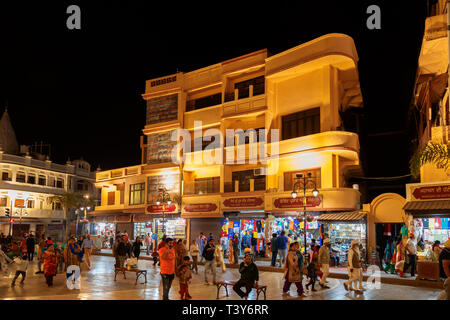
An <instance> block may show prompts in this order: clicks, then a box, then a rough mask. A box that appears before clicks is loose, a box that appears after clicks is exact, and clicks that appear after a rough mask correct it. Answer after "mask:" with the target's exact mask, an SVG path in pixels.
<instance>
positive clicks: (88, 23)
mask: <svg viewBox="0 0 450 320" xmlns="http://www.w3.org/2000/svg"><path fill="white" fill-rule="evenodd" d="M10 2H11V3H9V4H8V5H6V4H5V3H4V1H2V2H1V4H0V33H1V37H0V41H1V42H0V43H1V46H0V48H1V49H0V81H1V82H0V112H3V106H4V101H5V100H6V99H8V101H9V114H10V116H11V119H12V123H13V126H14V128H15V130H16V135H17V138H18V140H19V143H20V144H31V143H33V142H35V141H44V142H45V143H50V144H51V145H52V160H53V161H55V162H59V163H64V162H65V161H66V159H67V157H70V158H71V159H75V158H78V157H81V156H82V157H83V158H84V159H86V160H88V161H89V162H91V163H92V164H93V165H94V168H95V167H97V165H100V166H101V168H102V169H111V168H114V167H121V166H128V165H135V164H138V163H139V162H140V148H139V137H140V135H141V134H142V133H141V130H142V129H143V127H144V125H145V102H144V100H143V99H142V97H141V94H142V93H144V88H145V80H146V79H150V78H154V77H159V76H163V75H167V74H172V73H174V72H176V70H177V69H178V70H180V71H184V72H188V71H192V70H195V69H197V68H201V67H205V66H208V65H211V64H214V63H218V62H220V61H224V60H227V59H230V58H234V57H236V56H239V55H243V54H247V53H250V52H252V51H256V50H260V49H263V48H267V49H268V51H269V52H270V53H272V54H276V53H279V52H281V51H284V50H287V49H289V48H292V47H294V46H297V45H299V44H301V43H304V42H306V41H309V40H312V39H314V38H316V37H319V36H321V35H324V34H326V33H332V32H338V33H345V34H348V35H350V36H351V37H353V38H354V40H355V44H356V48H357V50H358V54H359V58H360V61H359V73H360V81H361V88H362V92H363V99H364V103H365V110H364V112H365V132H366V133H367V134H368V135H367V136H364V137H361V145H362V150H363V151H364V152H365V154H366V156H365V157H366V159H367V163H366V169H367V172H366V174H367V175H368V176H390V175H391V176H392V175H401V174H405V173H408V167H407V163H408V156H409V154H408V152H409V149H408V146H409V138H408V137H407V136H406V135H402V134H397V135H389V136H381V137H380V136H375V137H374V136H372V135H373V134H376V133H382V132H389V131H402V130H405V126H406V111H407V109H408V105H409V103H410V100H411V95H412V84H413V81H414V75H415V72H416V68H417V58H418V54H419V49H420V44H421V39H422V32H423V25H424V19H425V14H426V5H425V1H419V0H417V1H404V3H402V1H392V0H390V1H377V0H370V1H365V0H355V1H336V0H334V1H329V2H328V4H327V2H326V1H289V2H282V1H274V2H268V3H266V2H261V1H258V2H256V1H255V2H251V3H247V2H244V1H240V2H221V1H217V2H206V3H203V4H196V2H193V1H189V2H184V4H183V3H181V4H180V3H178V2H172V1H164V3H166V4H165V5H164V6H156V5H155V4H154V3H155V1H145V2H137V1H136V2H135V1H89V2H88V1H76V0H73V1H70V2H65V1H55V2H54V3H52V2H50V1H39V2H38V1H35V2H33V3H30V4H26V3H23V2H17V1H14V2H13V1H10ZM160 2H162V1H160ZM162 3H163V2H162ZM244 3H246V4H245V5H244ZM70 4H78V5H79V6H80V7H81V14H82V16H81V17H82V18H81V20H82V22H81V23H82V28H81V30H80V31H78V30H68V29H67V28H66V19H67V17H68V14H66V8H67V6H68V5H70ZM371 4H377V5H379V6H380V8H381V30H369V29H367V27H366V19H367V18H368V16H369V15H368V14H367V13H366V9H367V7H368V6H369V5H371ZM394 5H395V6H394Z"/></svg>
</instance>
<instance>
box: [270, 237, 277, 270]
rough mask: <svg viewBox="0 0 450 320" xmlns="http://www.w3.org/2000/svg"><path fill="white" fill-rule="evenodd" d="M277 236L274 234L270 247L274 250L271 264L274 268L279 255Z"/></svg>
mask: <svg viewBox="0 0 450 320" xmlns="http://www.w3.org/2000/svg"><path fill="white" fill-rule="evenodd" d="M277 236H278V235H277V234H276V233H272V240H271V241H270V247H271V249H272V263H271V264H270V265H271V266H272V267H275V264H276V263H277V254H278V248H277Z"/></svg>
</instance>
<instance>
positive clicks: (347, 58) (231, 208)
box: [93, 34, 365, 249]
mask: <svg viewBox="0 0 450 320" xmlns="http://www.w3.org/2000/svg"><path fill="white" fill-rule="evenodd" d="M357 62H358V55H357V52H356V49H355V44H354V42H353V39H352V38H350V37H348V36H346V35H343V34H328V35H325V36H322V37H320V38H317V39H314V40H312V41H310V42H307V43H304V44H301V45H299V46H297V47H295V48H292V49H289V50H287V51H284V52H281V53H279V54H276V55H273V56H268V53H267V51H266V50H260V51H257V52H253V53H250V54H247V55H244V56H240V57H237V58H234V59H231V60H227V61H224V62H221V63H217V64H215V65H211V66H208V67H205V68H202V69H199V70H195V71H192V72H187V73H182V72H178V73H176V74H172V75H168V76H165V77H162V78H157V79H151V80H148V81H147V82H146V88H145V93H144V94H143V95H142V96H143V98H144V99H145V101H146V103H147V118H146V126H145V127H144V129H143V133H144V135H145V137H142V138H141V147H142V163H141V164H140V165H138V166H135V167H129V168H120V169H114V170H109V171H103V172H99V173H98V174H97V186H98V187H101V188H102V192H101V194H102V197H101V199H102V203H101V206H99V207H96V210H95V212H94V213H93V216H94V217H93V221H94V222H103V223H106V222H108V221H109V222H110V223H119V222H122V223H127V224H123V225H119V226H116V227H117V228H118V229H119V230H120V231H124V230H126V231H127V232H128V233H130V231H131V230H132V228H134V229H135V235H141V234H143V233H147V232H150V230H151V228H152V229H153V231H154V230H155V228H158V226H160V225H161V221H158V219H160V218H161V217H162V209H163V208H162V205H159V206H158V205H157V204H156V202H157V200H158V195H159V192H158V188H159V187H160V186H164V187H165V188H166V189H167V191H168V192H169V194H170V196H171V199H172V203H171V204H170V205H167V206H165V212H164V216H167V217H169V218H168V221H167V222H166V224H167V227H168V230H167V232H168V234H171V235H174V233H173V232H176V237H177V236H180V237H186V238H187V239H188V240H190V239H193V238H195V237H197V236H198V234H199V232H204V233H205V235H208V234H209V233H212V234H213V236H214V237H215V238H216V239H217V237H218V236H224V234H222V232H227V231H229V232H230V233H233V232H238V231H239V233H240V236H241V237H243V235H244V233H245V231H249V233H250V236H255V237H258V239H259V241H258V242H257V245H259V249H262V248H263V247H264V242H265V241H264V240H263V238H267V237H268V236H269V235H270V234H271V233H272V232H273V231H279V230H280V229H283V228H285V229H289V228H290V229H291V230H292V231H294V232H298V231H299V230H300V229H301V225H300V224H301V221H298V220H294V218H296V217H297V216H298V215H299V214H302V212H303V189H301V190H297V191H298V197H297V198H293V197H292V195H291V193H292V191H293V189H294V185H295V182H296V181H297V175H298V174H303V175H305V176H308V175H309V174H310V175H311V180H313V182H314V184H315V185H314V186H313V185H308V188H307V193H306V196H307V197H306V204H307V211H308V214H310V215H312V216H314V217H316V218H317V217H319V216H321V214H322V216H321V217H322V218H320V217H319V221H327V222H336V221H339V222H342V221H347V222H349V221H355V222H358V223H359V222H363V221H364V214H363V213H361V212H359V209H360V193H359V191H358V190H357V188H352V186H348V185H347V184H346V179H345V177H346V174H348V173H350V172H353V173H355V172H359V171H360V162H359V140H358V135H357V134H356V133H352V132H347V131H345V128H343V124H342V121H341V118H340V113H341V112H344V111H345V110H346V109H347V108H350V107H362V96H361V91H360V86H359V78H358V68H357ZM178 129H184V131H183V132H184V133H180V132H179V131H177V130H178ZM213 129H215V130H213ZM227 129H228V130H230V129H234V130H238V129H242V130H243V131H244V132H247V130H249V129H254V130H255V132H256V133H258V136H257V138H256V140H254V139H252V138H248V136H249V135H248V134H247V136H245V134H237V135H236V136H232V137H230V136H229V135H230V134H229V133H228V136H227ZM262 129H265V130H264V131H263V130H262ZM277 130H278V134H279V141H277V140H276V136H275V135H274V134H275V133H276V131H277ZM247 133H248V132H247ZM259 133H261V134H259ZM172 135H173V136H174V137H175V138H177V139H175V141H172V139H171V137H172ZM181 136H182V137H181ZM202 137H203V139H202ZM240 137H242V138H240ZM239 139H242V140H241V141H242V142H244V143H243V144H242V145H241V146H236V145H234V146H228V144H226V141H227V140H228V141H236V144H237V141H239ZM180 141H183V142H186V143H185V144H184V149H183V150H180V149H177V148H176V147H177V142H180ZM212 141H214V142H219V141H221V142H222V144H223V146H224V147H223V148H211V147H208V145H209V144H211V142H212ZM196 145H197V147H200V149H198V148H194V146H196ZM189 146H191V148H189ZM260 146H262V147H265V148H266V149H265V150H266V153H265V155H266V156H265V157H263V158H262V159H261V157H260V156H255V155H252V153H251V150H260V149H259V148H260ZM253 147H255V149H253ZM174 148H175V150H178V152H175V154H176V155H177V157H176V159H173V156H172V155H173V154H174V152H173V150H174ZM189 149H190V150H189ZM211 149H212V150H211ZM242 150H244V151H245V161H244V163H238V161H237V159H238V157H239V154H241V155H242V153H240V152H241V151H242ZM277 150H278V152H277ZM182 157H185V158H186V161H180V160H181V158H182ZM189 158H190V160H191V161H189ZM211 158H215V159H217V160H220V159H222V160H223V161H222V162H220V161H216V162H214V163H212V161H211ZM232 158H234V161H230V159H232ZM175 160H178V161H179V162H180V163H178V162H177V161H175ZM241 162H242V161H241ZM314 187H316V188H317V189H318V190H319V196H318V197H314V196H313V195H312V192H311V191H312V189H314ZM330 213H337V214H335V215H333V216H330V215H329V214H330ZM326 214H328V215H326ZM131 215H133V217H131ZM133 222H134V223H135V226H133V225H132V224H133ZM137 222H139V223H141V224H139V225H138V224H137ZM224 223H225V225H224ZM318 225H319V224H318V223H317V222H316V221H313V222H312V223H311V224H310V225H308V227H309V228H310V231H311V234H312V237H316V238H317V237H319V230H318ZM103 226H104V225H103ZM110 227H112V226H110ZM231 228H233V230H232V229H231ZM337 229H339V228H337ZM337 229H336V228H334V229H333V228H330V232H337V231H336V230H337ZM344 229H345V227H341V230H342V232H344ZM173 230H175V231H173ZM358 230H359V232H360V235H359V236H360V237H361V238H362V239H363V240H364V239H365V225H364V224H362V225H361V226H360V227H358ZM347 231H349V230H347ZM353 231H354V232H355V231H356V229H355V230H353ZM349 232H350V231H349Z"/></svg>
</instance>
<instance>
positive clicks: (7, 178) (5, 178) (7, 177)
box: [2, 171, 11, 181]
mask: <svg viewBox="0 0 450 320" xmlns="http://www.w3.org/2000/svg"><path fill="white" fill-rule="evenodd" d="M2 180H3V181H11V174H10V173H9V172H8V171H3V172H2Z"/></svg>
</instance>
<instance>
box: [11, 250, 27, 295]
mask: <svg viewBox="0 0 450 320" xmlns="http://www.w3.org/2000/svg"><path fill="white" fill-rule="evenodd" d="M13 262H14V263H15V264H16V266H17V268H16V275H15V276H14V279H13V281H12V282H11V286H12V287H13V286H15V285H16V280H17V278H18V277H19V275H22V280H21V281H20V284H21V285H23V282H24V281H25V277H26V276H27V268H28V259H27V255H26V254H25V255H23V256H22V258H21V257H15V258H14V260H13Z"/></svg>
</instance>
